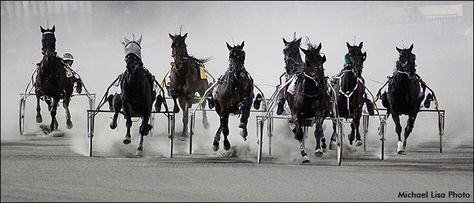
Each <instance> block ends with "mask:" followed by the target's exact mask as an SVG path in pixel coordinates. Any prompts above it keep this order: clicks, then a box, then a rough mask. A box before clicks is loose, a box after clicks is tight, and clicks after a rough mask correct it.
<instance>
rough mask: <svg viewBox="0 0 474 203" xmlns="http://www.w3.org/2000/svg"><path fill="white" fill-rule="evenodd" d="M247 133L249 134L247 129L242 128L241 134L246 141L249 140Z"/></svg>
mask: <svg viewBox="0 0 474 203" xmlns="http://www.w3.org/2000/svg"><path fill="white" fill-rule="evenodd" d="M247 135H248V132H247V129H242V130H241V131H240V136H242V138H243V139H244V141H247Z"/></svg>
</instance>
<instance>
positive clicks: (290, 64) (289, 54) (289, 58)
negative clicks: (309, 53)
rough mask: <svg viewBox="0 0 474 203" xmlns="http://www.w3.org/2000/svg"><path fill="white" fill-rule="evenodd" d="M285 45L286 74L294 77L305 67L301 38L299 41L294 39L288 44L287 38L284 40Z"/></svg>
mask: <svg viewBox="0 0 474 203" xmlns="http://www.w3.org/2000/svg"><path fill="white" fill-rule="evenodd" d="M283 43H284V44H285V48H284V49H283V55H284V60H285V69H286V73H287V74H289V75H292V74H294V73H295V72H297V71H298V70H297V69H298V67H301V66H302V65H303V60H302V59H301V55H300V44H301V37H300V38H299V39H293V41H291V42H287V41H286V40H285V38H283Z"/></svg>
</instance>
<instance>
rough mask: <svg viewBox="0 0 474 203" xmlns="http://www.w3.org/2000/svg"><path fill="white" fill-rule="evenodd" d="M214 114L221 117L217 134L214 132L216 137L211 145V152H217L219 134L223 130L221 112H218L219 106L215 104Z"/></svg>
mask: <svg viewBox="0 0 474 203" xmlns="http://www.w3.org/2000/svg"><path fill="white" fill-rule="evenodd" d="M216 112H217V114H219V116H220V117H221V119H220V125H219V128H218V129H217V132H216V135H215V136H214V141H213V143H212V150H213V151H217V150H219V141H220V140H221V133H222V129H223V127H222V126H223V124H222V116H221V112H220V106H219V104H217V103H216Z"/></svg>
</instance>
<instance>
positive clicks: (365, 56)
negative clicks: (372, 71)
mask: <svg viewBox="0 0 474 203" xmlns="http://www.w3.org/2000/svg"><path fill="white" fill-rule="evenodd" d="M362 56H364V61H365V59H366V58H367V52H366V51H364V53H363V54H362Z"/></svg>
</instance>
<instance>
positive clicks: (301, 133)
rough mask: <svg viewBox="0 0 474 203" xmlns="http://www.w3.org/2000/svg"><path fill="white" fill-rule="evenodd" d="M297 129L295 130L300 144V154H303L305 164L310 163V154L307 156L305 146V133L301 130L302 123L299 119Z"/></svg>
mask: <svg viewBox="0 0 474 203" xmlns="http://www.w3.org/2000/svg"><path fill="white" fill-rule="evenodd" d="M295 123H296V128H295V138H296V140H298V142H299V144H300V153H301V157H302V158H303V161H302V162H303V163H308V162H309V159H308V154H306V148H305V146H304V140H303V139H304V133H303V129H302V128H301V125H300V121H299V119H298V120H296V122H295Z"/></svg>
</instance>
